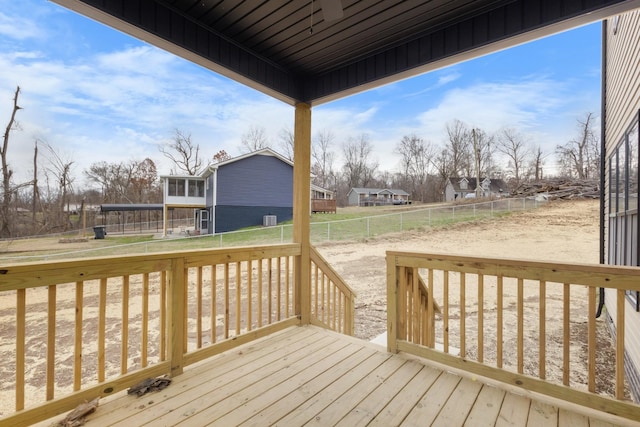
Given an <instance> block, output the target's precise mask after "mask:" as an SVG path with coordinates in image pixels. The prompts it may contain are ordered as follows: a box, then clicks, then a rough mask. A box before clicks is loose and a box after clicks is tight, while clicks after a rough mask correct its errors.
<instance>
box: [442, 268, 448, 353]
mask: <svg viewBox="0 0 640 427" xmlns="http://www.w3.org/2000/svg"><path fill="white" fill-rule="evenodd" d="M442 275H443V277H442V295H443V297H442V298H443V300H444V304H443V307H442V310H443V312H442V324H443V325H442V329H443V330H444V331H443V332H444V333H443V335H444V343H443V348H444V352H445V353H449V271H448V270H443V271H442Z"/></svg>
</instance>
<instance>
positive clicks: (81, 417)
mask: <svg viewBox="0 0 640 427" xmlns="http://www.w3.org/2000/svg"><path fill="white" fill-rule="evenodd" d="M99 400H100V398H99V397H96V398H95V399H93V400H92V401H91V402H84V403H81V404H80V405H78V406H77V407H76V409H74V410H73V411H71V412H69V414H67V416H66V417H64V419H62V420H60V421H58V422H57V423H55V424H53V426H54V427H78V426H83V425H84V424H85V422H86V419H85V417H86V416H87V415H89V414H92V413H94V412H95V410H96V408H97V407H98V401H99Z"/></svg>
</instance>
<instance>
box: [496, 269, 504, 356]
mask: <svg viewBox="0 0 640 427" xmlns="http://www.w3.org/2000/svg"><path fill="white" fill-rule="evenodd" d="M503 287H504V279H503V277H502V275H499V276H498V278H497V286H496V311H497V312H498V313H497V315H496V341H497V343H496V366H497V367H498V368H502V354H503V350H502V343H503V338H502V333H503V331H504V316H503V314H504V307H503V306H504V288H503Z"/></svg>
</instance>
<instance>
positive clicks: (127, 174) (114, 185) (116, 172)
mask: <svg viewBox="0 0 640 427" xmlns="http://www.w3.org/2000/svg"><path fill="white" fill-rule="evenodd" d="M84 175H85V176H86V177H87V179H88V180H89V181H90V182H94V183H96V184H98V185H100V188H101V190H102V200H103V201H104V202H106V203H122V202H128V203H133V201H132V200H131V199H130V198H129V195H128V193H129V185H130V184H131V175H132V170H131V167H130V165H127V164H125V163H122V162H121V163H107V162H97V163H93V164H91V166H89V169H86V170H85V171H84Z"/></svg>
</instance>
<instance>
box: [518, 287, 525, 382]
mask: <svg viewBox="0 0 640 427" xmlns="http://www.w3.org/2000/svg"><path fill="white" fill-rule="evenodd" d="M517 311H518V321H517V323H518V345H517V346H518V373H519V374H522V373H523V372H524V279H523V278H522V277H518V310H517Z"/></svg>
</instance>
